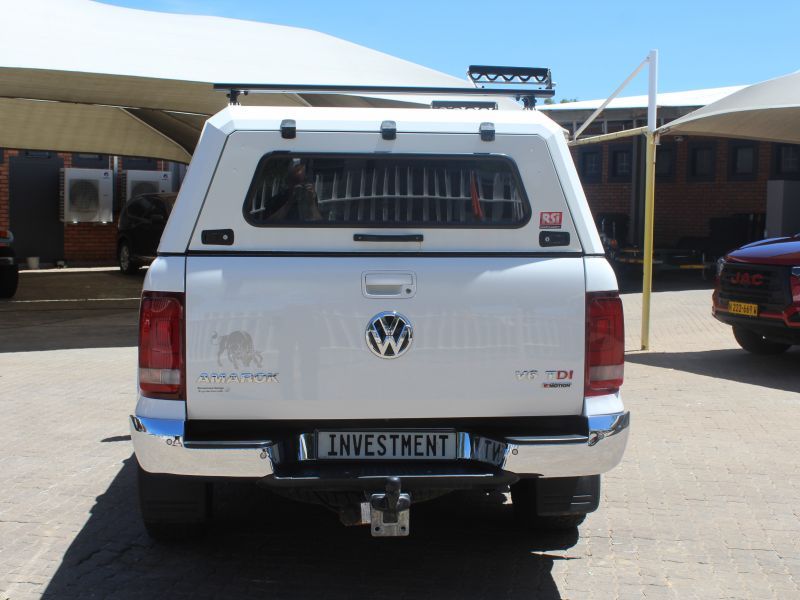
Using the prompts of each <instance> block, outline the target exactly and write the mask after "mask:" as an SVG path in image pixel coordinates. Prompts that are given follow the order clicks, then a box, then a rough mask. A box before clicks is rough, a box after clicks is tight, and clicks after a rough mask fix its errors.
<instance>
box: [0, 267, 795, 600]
mask: <svg viewBox="0 0 800 600" xmlns="http://www.w3.org/2000/svg"><path fill="white" fill-rule="evenodd" d="M76 275H77V274H76ZM43 276H45V275H44V274H36V275H34V274H30V275H24V276H23V278H24V279H23V283H24V284H27V283H28V279H27V278H30V282H31V287H30V288H28V289H27V290H26V286H23V287H22V288H21V294H20V296H19V297H18V300H20V301H21V302H19V303H13V304H12V303H2V304H0V316H1V317H2V319H3V320H2V323H0V325H1V326H2V333H0V414H2V415H3V417H2V419H0V422H2V424H3V435H2V436H0V565H2V567H0V599H6V598H13V599H14V600H16V599H20V598H38V597H41V596H43V595H44V596H45V597H51V598H77V597H81V598H83V597H86V598H94V597H96V598H139V597H170V598H193V599H194V598H211V597H218V598H309V597H319V598H353V597H381V598H615V597H619V598H681V599H683V598H703V599H707V598H794V597H800V505H798V502H797V498H798V496H800V479H798V478H797V477H796V472H797V452H796V449H795V446H794V436H795V434H796V422H797V414H798V409H800V394H798V392H800V350H798V349H793V350H792V351H790V352H789V353H787V354H785V355H783V356H778V357H771V358H767V357H755V356H751V355H748V354H746V353H744V352H743V351H741V350H739V349H738V348H737V347H736V346H735V344H734V341H733V337H732V336H731V333H730V330H729V328H728V327H726V326H724V325H721V324H719V323H717V322H716V321H714V320H713V319H712V318H711V316H710V309H709V292H708V290H703V289H700V290H684V291H672V292H661V293H657V294H656V295H655V297H654V328H653V335H652V339H653V351H652V352H648V353H641V352H637V351H635V349H636V348H637V347H638V321H637V319H638V312H639V306H640V302H641V299H640V296H639V295H638V294H627V295H625V297H624V303H625V308H626V313H627V333H628V341H627V346H628V348H629V350H630V352H629V353H628V357H627V358H628V364H627V366H626V381H625V386H624V394H625V399H626V403H627V405H628V407H629V408H630V409H631V410H632V411H633V420H632V428H633V429H632V434H631V439H630V445H629V448H628V452H627V454H626V457H625V459H624V461H623V464H622V465H621V466H620V467H619V468H618V469H616V470H615V471H613V472H611V473H610V474H608V475H607V476H606V477H605V479H604V488H603V502H602V504H601V508H600V510H599V511H597V512H596V513H593V514H592V515H590V516H589V518H588V519H587V520H586V522H585V523H584V525H583V526H581V527H580V529H578V530H576V531H573V532H570V533H567V534H564V535H536V534H531V533H529V532H525V531H521V530H519V529H517V528H516V527H515V525H514V522H513V520H512V516H511V507H510V506H509V504H508V502H507V498H506V497H505V496H504V495H500V494H497V495H485V494H463V495H461V496H457V497H455V498H453V497H445V498H442V499H439V500H436V501H432V502H430V503H425V504H421V505H419V506H416V507H415V508H414V510H413V515H412V516H413V518H412V535H411V537H410V538H408V539H386V540H376V539H372V538H370V537H369V532H368V531H367V530H366V529H364V528H344V527H342V526H340V525H339V523H338V521H337V519H336V517H335V516H334V515H333V514H330V513H328V512H326V511H325V510H324V509H322V508H318V507H314V506H308V505H301V504H295V503H291V502H289V501H286V500H282V499H280V498H276V497H273V496H271V495H270V494H269V493H267V492H264V491H260V490H257V489H255V488H253V487H251V486H245V485H241V484H227V485H222V486H219V487H218V489H216V491H215V493H216V497H215V501H216V508H215V518H216V525H215V527H214V529H213V530H212V532H211V535H210V536H208V538H206V539H205V540H203V541H202V542H200V543H196V544H186V545H176V546H162V545H158V544H155V543H153V542H152V541H151V540H150V539H149V538H148V537H147V536H146V534H145V533H144V530H143V528H142V526H141V524H140V522H139V515H138V512H137V508H136V490H135V468H134V466H135V463H134V459H133V458H132V455H131V446H130V441H129V438H128V431H127V420H126V417H127V415H128V414H129V412H130V411H131V410H132V408H133V405H134V396H135V369H136V349H135V348H134V347H133V344H135V338H136V331H135V329H136V301H135V300H126V299H125V297H128V295H129V297H130V298H135V297H136V296H138V287H137V286H138V285H140V280H139V281H135V280H125V281H123V282H122V283H120V285H119V288H118V290H117V291H115V292H114V293H110V292H109V293H108V294H107V295H110V296H113V298H111V299H108V298H107V297H106V296H101V294H102V293H103V292H102V291H101V290H100V289H98V288H104V287H105V285H106V283H108V282H110V281H112V279H113V278H114V277H116V274H114V273H112V272H103V273H100V274H95V275H90V276H88V281H90V283H89V285H88V287H86V288H83V289H84V290H85V291H84V292H83V294H82V295H83V296H86V297H92V298H95V300H87V299H86V298H77V296H75V297H73V298H72V299H69V301H68V302H65V303H63V304H62V303H47V302H41V301H40V300H48V299H49V300H61V299H60V298H42V296H44V295H46V293H45V292H44V291H41V290H40V291H39V292H34V291H33V290H34V289H36V287H35V286H36V285H37V284H41V283H43V282H44V280H38V281H36V282H34V281H33V278H34V277H43ZM52 276H53V277H56V276H59V274H53V275H52ZM60 276H64V275H63V274H61V275H60ZM81 279H82V276H81V277H76V278H75V281H74V285H72V284H70V285H69V286H68V287H69V289H71V290H79V289H81V287H80V286H81V285H83V284H81V283H80V280H81ZM114 281H115V282H116V280H114ZM100 282H102V283H100ZM128 284H130V285H128ZM48 289H50V288H48ZM107 289H110V288H107ZM28 294H30V295H28ZM37 294H38V295H37ZM55 295H62V296H66V295H67V294H55ZM78 295H80V294H78ZM33 296H36V297H35V298H34V297H33ZM26 299H29V300H39V301H37V302H29V303H27V304H25V302H26ZM62 299H66V298H62ZM107 302H108V303H114V304H106V303H107ZM453 500H455V501H453Z"/></svg>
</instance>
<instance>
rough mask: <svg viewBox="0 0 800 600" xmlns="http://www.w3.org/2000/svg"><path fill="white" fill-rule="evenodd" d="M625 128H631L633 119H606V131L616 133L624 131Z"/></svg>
mask: <svg viewBox="0 0 800 600" xmlns="http://www.w3.org/2000/svg"><path fill="white" fill-rule="evenodd" d="M626 129H633V121H607V122H606V131H607V133H616V132H618V131H625V130H626Z"/></svg>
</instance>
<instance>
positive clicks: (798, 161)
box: [777, 146, 800, 175]
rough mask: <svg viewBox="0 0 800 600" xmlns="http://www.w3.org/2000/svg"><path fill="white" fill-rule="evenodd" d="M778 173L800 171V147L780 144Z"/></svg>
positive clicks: (785, 173) (784, 173) (793, 173)
mask: <svg viewBox="0 0 800 600" xmlns="http://www.w3.org/2000/svg"><path fill="white" fill-rule="evenodd" d="M777 171H778V174H779V175H796V174H798V173H800V147H798V146H778V169H777Z"/></svg>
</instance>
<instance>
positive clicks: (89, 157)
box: [72, 152, 108, 169]
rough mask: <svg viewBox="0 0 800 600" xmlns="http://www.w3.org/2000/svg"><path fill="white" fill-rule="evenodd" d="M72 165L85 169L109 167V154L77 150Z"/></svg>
mask: <svg viewBox="0 0 800 600" xmlns="http://www.w3.org/2000/svg"><path fill="white" fill-rule="evenodd" d="M72 166H73V167H81V168H84V169H107V168H108V155H107V154H88V153H86V152H76V153H74V154H73V155H72Z"/></svg>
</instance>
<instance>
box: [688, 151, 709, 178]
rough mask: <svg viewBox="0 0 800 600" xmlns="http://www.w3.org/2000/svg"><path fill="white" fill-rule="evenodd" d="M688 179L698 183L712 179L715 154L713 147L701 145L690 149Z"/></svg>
mask: <svg viewBox="0 0 800 600" xmlns="http://www.w3.org/2000/svg"><path fill="white" fill-rule="evenodd" d="M689 156H690V162H689V178H690V179H695V180H699V181H711V180H713V179H714V166H715V165H714V162H715V159H716V158H715V157H716V155H715V152H714V146H713V145H702V146H699V145H698V146H695V147H693V148H691V150H690V152H689Z"/></svg>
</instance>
